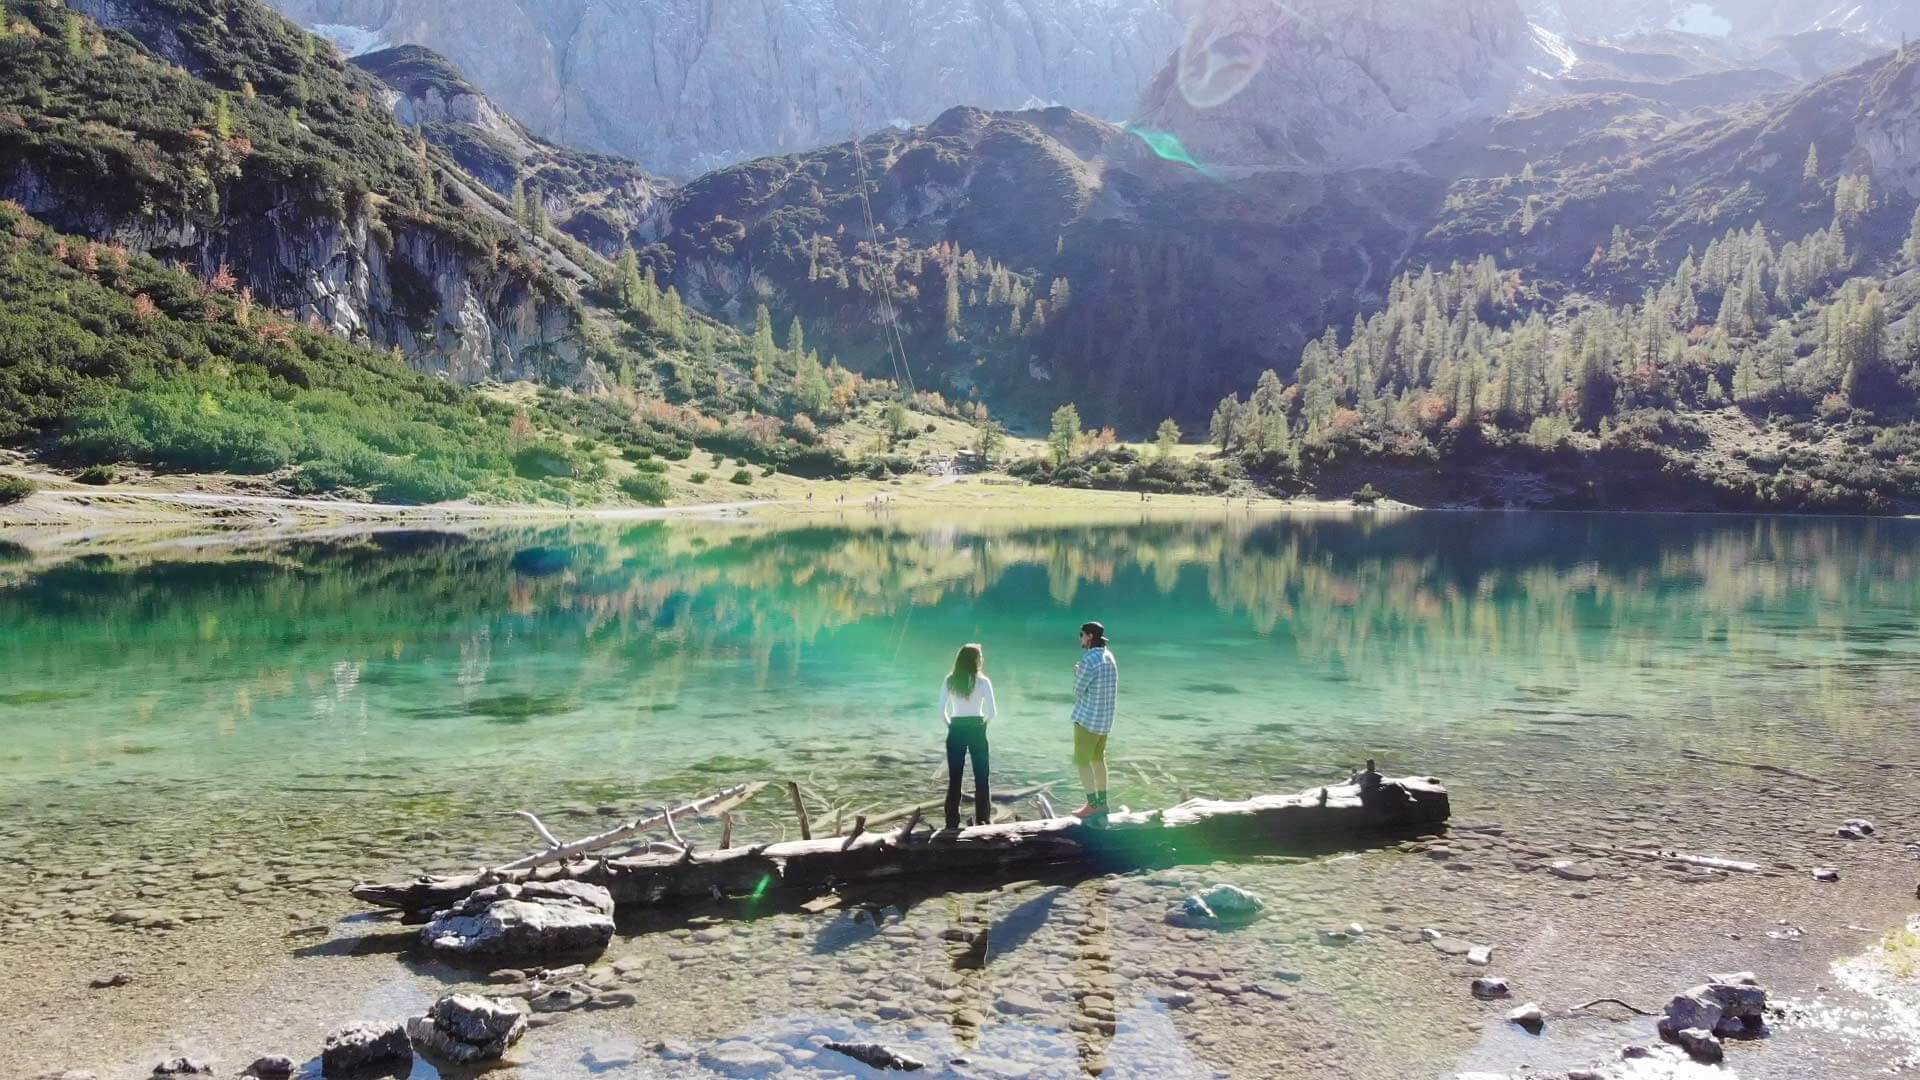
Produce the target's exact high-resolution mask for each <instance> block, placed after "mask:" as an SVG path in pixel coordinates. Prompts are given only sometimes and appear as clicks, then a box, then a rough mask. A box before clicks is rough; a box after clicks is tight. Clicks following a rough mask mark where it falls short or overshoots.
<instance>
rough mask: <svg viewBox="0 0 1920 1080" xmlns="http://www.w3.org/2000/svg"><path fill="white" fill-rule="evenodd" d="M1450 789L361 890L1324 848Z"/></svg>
mask: <svg viewBox="0 0 1920 1080" xmlns="http://www.w3.org/2000/svg"><path fill="white" fill-rule="evenodd" d="M1448 814H1449V807H1448V803H1447V792H1446V789H1445V788H1443V787H1441V786H1440V784H1439V782H1438V781H1435V780H1432V779H1401V780H1378V779H1377V778H1376V779H1375V780H1373V781H1372V782H1370V783H1369V784H1368V785H1367V786H1366V787H1365V789H1364V790H1363V788H1362V786H1361V785H1360V784H1358V783H1348V784H1336V785H1330V786H1328V787H1324V788H1315V789H1313V790H1312V791H1308V792H1305V793H1303V794H1300V795H1292V796H1283V795H1262V796H1256V797H1255V798H1251V799H1248V800H1246V801H1244V802H1219V801H1214V800H1209V799H1195V800H1192V801H1190V802H1185V803H1182V804H1180V805H1179V806H1176V807H1173V808H1172V809H1169V810H1155V811H1150V812H1137V813H1122V814H1114V815H1112V816H1111V817H1110V818H1108V819H1107V821H1106V823H1105V824H1104V825H1089V824H1086V823H1084V822H1081V821H1080V820H1078V819H1076V818H1051V819H1048V820H1045V821H1023V822H1015V823H1010V824H1003V825H983V826H978V827H975V828H971V829H963V830H960V831H958V832H952V833H933V834H927V833H920V834H912V833H908V832H906V831H904V830H903V831H902V832H899V833H895V832H892V831H879V830H874V829H873V823H872V822H871V821H869V823H868V829H869V831H867V832H863V833H859V834H857V835H855V836H853V837H851V838H842V837H829V838H824V839H820V840H802V841H796V842H791V843H782V844H770V845H760V846H758V847H751V848H732V849H727V850H716V851H696V852H689V853H687V854H683V855H679V856H671V855H636V856H631V857H627V858H620V859H610V860H608V859H601V860H595V861H592V862H580V861H576V862H568V863H564V864H561V865H558V866H544V867H539V868H534V869H530V870H525V871H516V872H512V873H508V874H503V875H494V876H492V877H490V878H483V877H482V876H481V875H477V874H476V875H466V876H462V877H440V878H434V877H423V878H419V879H416V880H414V881H409V882H402V883H398V884H391V885H373V884H364V885H357V886H355V887H354V889H353V895H354V896H355V897H357V898H359V899H360V900H363V901H366V902H368V903H371V904H376V905H379V906H382V907H391V908H399V909H401V910H403V911H407V912H414V913H417V912H422V911H430V910H434V909H437V908H443V907H446V906H448V905H450V904H452V903H454V902H455V901H457V900H459V899H460V898H462V897H464V896H466V895H467V894H468V893H470V892H472V891H473V890H474V889H476V888H480V887H482V886H483V885H486V884H491V883H493V882H495V881H527V880H536V881H551V880H555V879H560V878H573V879H576V880H579V881H586V882H591V883H593V884H596V885H602V886H605V887H606V888H607V889H608V891H610V892H611V893H612V894H613V898H614V902H615V903H616V904H618V905H621V906H646V905H653V904H659V903H663V902H668V901H672V900H680V899H689V898H706V897H710V896H712V895H714V894H715V893H716V891H717V892H718V893H721V894H726V895H742V894H760V893H764V892H766V891H768V890H770V889H795V890H802V891H819V890H822V889H826V888H829V887H831V886H834V885H837V884H840V883H843V882H857V881H863V880H872V879H877V878H890V877H906V876H912V875H919V874H936V873H962V874H974V875H979V874H981V873H982V872H997V871H999V870H1001V869H1003V868H1006V867H1010V866H1013V865H1016V864H1035V863H1042V864H1044V863H1087V864H1092V865H1096V866H1110V865H1111V866H1124V865H1139V864H1142V863H1156V862H1161V863H1168V862H1177V861H1182V860H1187V861H1199V860H1205V859H1210V858H1213V857H1214V856H1216V855H1220V854H1230V853H1235V852H1245V851H1270V850H1274V849H1285V848H1297V847H1313V848H1325V847H1331V846H1337V845H1339V844H1343V843H1350V842H1352V841H1355V840H1362V839H1365V838H1366V837H1368V836H1370V835H1378V834H1383V833H1391V832H1396V831H1401V830H1406V829H1412V828H1417V827H1420V826H1428V825H1436V824H1439V823H1441V822H1444V821H1446V820H1447V816H1448Z"/></svg>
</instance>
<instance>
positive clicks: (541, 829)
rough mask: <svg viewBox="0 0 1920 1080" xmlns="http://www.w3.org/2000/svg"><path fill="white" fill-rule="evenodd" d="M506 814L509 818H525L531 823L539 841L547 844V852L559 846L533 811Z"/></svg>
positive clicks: (511, 811) (517, 811) (516, 811)
mask: <svg viewBox="0 0 1920 1080" xmlns="http://www.w3.org/2000/svg"><path fill="white" fill-rule="evenodd" d="M507 814H508V815H509V816H511V817H523V818H526V819H527V820H528V821H530V822H532V823H533V831H534V832H537V833H539V834H540V839H542V840H545V841H546V842H547V849H548V850H552V849H554V848H557V847H559V846H560V841H559V840H558V839H556V838H555V837H554V835H553V833H552V832H550V831H548V829H547V827H546V825H545V824H543V823H542V822H541V820H540V819H539V818H538V817H536V816H534V813H533V811H531V810H509V811H507Z"/></svg>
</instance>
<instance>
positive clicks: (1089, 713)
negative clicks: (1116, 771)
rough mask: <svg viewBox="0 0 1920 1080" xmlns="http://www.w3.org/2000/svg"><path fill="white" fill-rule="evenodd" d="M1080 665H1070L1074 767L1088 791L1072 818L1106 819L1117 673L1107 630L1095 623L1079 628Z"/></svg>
mask: <svg viewBox="0 0 1920 1080" xmlns="http://www.w3.org/2000/svg"><path fill="white" fill-rule="evenodd" d="M1080 648H1081V649H1082V650H1083V651H1082V652H1081V654H1080V662H1079V663H1077V664H1075V665H1073V767H1074V768H1075V769H1078V770H1079V772H1080V783H1081V786H1083V787H1085V788H1086V789H1087V805H1085V806H1083V807H1081V808H1080V809H1078V810H1076V811H1074V816H1075V817H1080V818H1096V819H1104V818H1105V817H1106V816H1107V736H1108V735H1109V734H1111V733H1112V732H1113V705H1114V701H1115V699H1116V698H1117V697H1118V696H1119V693H1120V669H1119V667H1118V666H1117V665H1115V664H1114V662H1113V653H1112V652H1111V651H1110V650H1109V649H1108V648H1107V628H1106V627H1105V626H1102V625H1101V624H1099V623H1097V622H1090V623H1087V624H1085V625H1083V626H1081V627H1080Z"/></svg>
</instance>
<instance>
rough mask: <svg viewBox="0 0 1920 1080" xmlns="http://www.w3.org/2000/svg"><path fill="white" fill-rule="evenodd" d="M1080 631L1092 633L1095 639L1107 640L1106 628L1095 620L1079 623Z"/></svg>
mask: <svg viewBox="0 0 1920 1080" xmlns="http://www.w3.org/2000/svg"><path fill="white" fill-rule="evenodd" d="M1080 632H1081V633H1083V634H1092V635H1093V639H1094V640H1095V641H1100V642H1105V641H1106V640H1107V628H1106V627H1105V626H1102V625H1101V624H1099V623H1097V622H1090V623H1081V624H1080Z"/></svg>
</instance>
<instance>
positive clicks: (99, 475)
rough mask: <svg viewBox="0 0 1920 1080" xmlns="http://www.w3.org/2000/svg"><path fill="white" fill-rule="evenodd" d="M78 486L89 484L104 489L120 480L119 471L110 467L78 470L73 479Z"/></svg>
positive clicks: (98, 466) (92, 466) (101, 466)
mask: <svg viewBox="0 0 1920 1080" xmlns="http://www.w3.org/2000/svg"><path fill="white" fill-rule="evenodd" d="M73 479H74V482H75V483H78V484H91V485H92V486H94V487H106V486H107V485H108V484H112V483H115V482H117V481H118V480H119V479H120V471H119V470H118V469H115V468H114V467H113V466H111V465H89V466H87V467H86V468H84V469H82V470H80V475H78V476H76V477H74V478H73Z"/></svg>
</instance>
